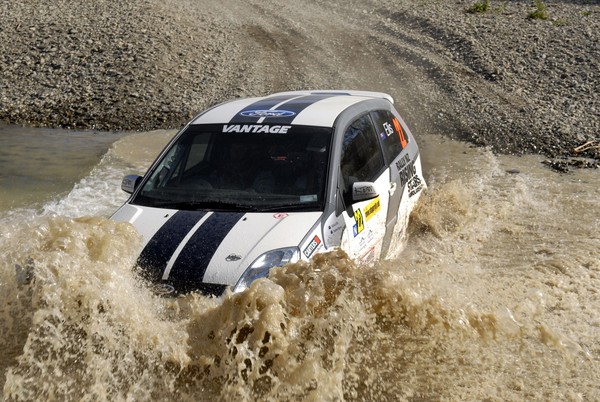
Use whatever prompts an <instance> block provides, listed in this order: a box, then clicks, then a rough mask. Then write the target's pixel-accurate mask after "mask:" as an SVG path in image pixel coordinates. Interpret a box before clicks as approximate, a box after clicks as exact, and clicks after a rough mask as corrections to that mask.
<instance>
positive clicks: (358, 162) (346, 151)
mask: <svg viewBox="0 0 600 402" xmlns="http://www.w3.org/2000/svg"><path fill="white" fill-rule="evenodd" d="M383 166H384V161H383V155H382V153H381V148H380V147H379V144H378V143H377V134H376V133H375V130H374V128H373V124H372V122H371V118H370V117H369V115H368V114H366V115H364V116H362V117H360V118H359V119H357V120H355V121H354V122H353V123H352V124H351V125H350V127H348V129H347V130H346V132H345V133H344V142H343V146H342V163H341V169H342V177H343V180H344V186H345V191H346V192H348V191H349V190H350V189H351V186H352V183H354V182H357V181H374V180H375V178H376V177H377V176H378V175H379V173H380V172H381V170H382V168H383Z"/></svg>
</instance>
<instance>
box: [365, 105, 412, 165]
mask: <svg viewBox="0 0 600 402" xmlns="http://www.w3.org/2000/svg"><path fill="white" fill-rule="evenodd" d="M371 117H372V118H373V123H374V124H375V129H376V130H377V133H378V135H379V138H380V140H381V144H382V148H383V152H384V153H385V157H386V159H387V160H388V162H392V161H393V160H394V159H396V157H397V156H398V155H399V154H400V152H402V150H403V149H404V148H405V147H406V145H407V144H408V136H407V135H406V133H405V131H404V129H403V128H402V124H401V123H400V121H399V120H398V119H397V118H396V116H394V115H393V114H392V113H391V112H390V111H388V110H378V111H375V112H371Z"/></svg>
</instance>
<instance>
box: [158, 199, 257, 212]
mask: <svg viewBox="0 0 600 402" xmlns="http://www.w3.org/2000/svg"><path fill="white" fill-rule="evenodd" d="M149 204H151V205H149V206H152V207H155V208H171V209H183V210H190V211H197V210H201V209H208V210H211V211H234V212H254V211H257V210H258V209H257V208H256V207H254V206H251V205H247V204H240V203H236V202H230V201H219V200H190V201H160V202H154V203H149Z"/></svg>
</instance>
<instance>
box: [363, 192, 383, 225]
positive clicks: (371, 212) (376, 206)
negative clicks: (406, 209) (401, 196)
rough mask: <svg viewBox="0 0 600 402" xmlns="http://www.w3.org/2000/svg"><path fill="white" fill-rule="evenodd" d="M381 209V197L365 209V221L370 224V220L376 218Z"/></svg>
mask: <svg viewBox="0 0 600 402" xmlns="http://www.w3.org/2000/svg"><path fill="white" fill-rule="evenodd" d="M380 209H381V200H380V199H379V197H377V198H375V199H374V200H373V201H371V202H370V203H369V204H368V205H367V206H366V207H365V220H366V221H367V222H369V220H370V219H371V218H372V217H373V216H375V214H376V213H377V212H379V210H380Z"/></svg>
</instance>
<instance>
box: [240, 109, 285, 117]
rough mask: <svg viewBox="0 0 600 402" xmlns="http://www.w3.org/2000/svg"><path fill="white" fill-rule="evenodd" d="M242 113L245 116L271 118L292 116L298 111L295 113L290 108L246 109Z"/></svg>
mask: <svg viewBox="0 0 600 402" xmlns="http://www.w3.org/2000/svg"><path fill="white" fill-rule="evenodd" d="M240 114H241V115H242V116H245V117H266V118H269V117H292V116H295V115H296V113H294V112H292V111H290V110H280V109H275V110H264V109H258V110H245V111H243V112H241V113H240Z"/></svg>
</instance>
